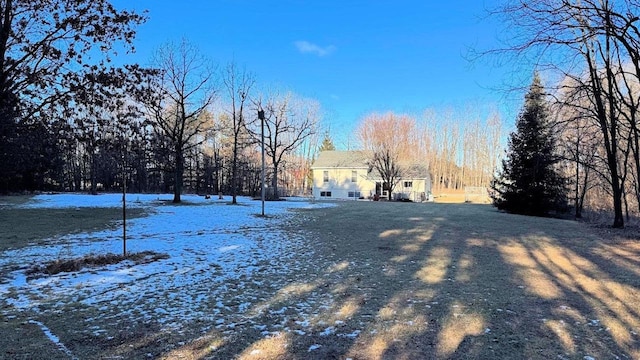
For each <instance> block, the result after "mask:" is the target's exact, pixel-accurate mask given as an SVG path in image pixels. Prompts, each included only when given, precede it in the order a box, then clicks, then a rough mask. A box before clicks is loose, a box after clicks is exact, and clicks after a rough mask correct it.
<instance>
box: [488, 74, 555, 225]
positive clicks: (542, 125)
mask: <svg viewBox="0 0 640 360" xmlns="http://www.w3.org/2000/svg"><path fill="white" fill-rule="evenodd" d="M516 126H517V130H516V132H514V133H512V134H511V137H510V139H509V149H508V151H507V158H506V159H505V160H503V162H502V171H501V172H500V173H499V174H498V175H497V176H496V177H495V178H494V179H493V181H492V184H491V188H492V190H493V191H492V195H491V197H492V199H493V204H494V206H496V207H497V208H498V209H501V210H505V211H507V212H510V213H516V214H525V215H535V216H546V215H548V214H549V213H550V212H551V211H560V210H563V208H565V207H566V187H565V181H564V179H563V178H562V177H561V176H560V174H559V173H558V172H557V170H556V164H557V162H558V161H559V159H558V158H557V157H555V156H554V153H553V152H554V146H555V140H554V135H553V132H552V129H551V126H550V123H549V120H548V109H547V102H546V100H545V94H544V88H543V86H542V84H541V81H540V77H539V76H538V74H537V73H535V74H534V78H533V82H532V84H531V87H530V89H529V93H528V94H527V95H526V96H525V104H524V109H523V110H522V112H521V113H520V115H519V116H518V120H517V124H516Z"/></svg>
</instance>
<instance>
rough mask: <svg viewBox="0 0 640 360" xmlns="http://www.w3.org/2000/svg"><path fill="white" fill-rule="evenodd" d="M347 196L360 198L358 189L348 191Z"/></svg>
mask: <svg viewBox="0 0 640 360" xmlns="http://www.w3.org/2000/svg"><path fill="white" fill-rule="evenodd" d="M349 197H350V198H356V199H359V198H360V191H349Z"/></svg>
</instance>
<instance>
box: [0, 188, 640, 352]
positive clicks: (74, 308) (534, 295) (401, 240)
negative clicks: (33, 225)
mask: <svg viewBox="0 0 640 360" xmlns="http://www.w3.org/2000/svg"><path fill="white" fill-rule="evenodd" d="M59 199H62V197H61V198H59ZM94 199H95V198H94ZM40 200H41V201H40V202H39V204H40V205H37V206H35V207H34V208H47V209H50V208H52V209H60V208H62V209H64V208H68V207H69V204H68V202H66V201H62V203H63V205H64V206H60V207H56V206H55V202H56V200H55V198H54V199H45V200H46V201H45V200H43V199H40ZM154 200H156V201H154ZM187 200H188V201H189V204H188V205H180V206H174V205H170V204H167V203H164V202H158V201H157V199H151V198H149V199H147V198H142V199H140V200H139V202H138V205H137V208H139V209H141V210H140V211H141V213H140V216H143V215H146V217H139V218H136V219H134V220H133V221H132V222H131V225H130V233H131V240H130V242H131V245H130V246H131V248H132V250H133V251H145V250H153V251H157V252H161V253H166V254H168V255H169V257H168V259H163V260H158V261H155V262H153V263H150V264H137V265H136V264H133V263H126V262H125V263H121V264H117V265H110V266H107V267H104V268H98V269H95V268H91V269H86V270H82V271H80V272H76V273H66V274H58V275H55V276H48V277H41V278H36V279H29V280H27V278H26V277H25V275H24V274H25V271H26V268H27V266H26V265H27V264H31V263H33V262H40V261H44V260H46V259H48V258H52V257H53V258H56V257H66V256H70V257H74V256H82V255H86V254H87V253H93V252H96V253H99V252H106V251H113V252H115V251H118V249H119V248H120V244H119V242H118V234H119V233H118V228H117V226H114V224H113V223H112V222H109V221H108V218H106V217H105V218H104V225H103V228H102V229H100V230H97V231H96V230H90V231H89V230H84V231H82V232H77V231H76V232H72V233H70V234H68V235H64V236H61V235H60V234H59V232H58V231H53V229H52V233H54V234H57V235H56V236H55V237H53V238H52V239H51V240H49V241H47V242H43V241H36V242H33V241H30V242H29V245H27V244H25V245H24V246H22V247H16V246H13V247H12V248H11V249H7V248H2V253H1V254H2V255H1V257H0V270H1V271H2V278H0V296H2V298H3V299H4V300H3V301H2V302H1V303H0V304H2V305H1V306H2V308H1V311H0V316H1V321H0V332H1V333H2V334H3V337H2V339H0V349H5V350H3V351H4V353H1V354H0V357H2V356H4V357H5V358H11V359H16V358H17V359H51V358H60V359H69V358H74V357H77V358H80V359H100V358H104V359H109V358H110V359H114V358H121V359H129V358H159V359H209V358H215V359H218V358H219V359H229V358H242V359H273V358H276V359H309V358H311V359H327V358H335V359H347V358H351V359H381V358H389V359H398V358H399V359H415V358H427V359H428V358H434V359H448V358H451V359H469V358H471V359H473V358H476V359H488V358H501V359H522V358H533V359H547V358H554V359H591V358H593V359H609V358H612V359H615V358H619V359H638V358H640V338H639V335H638V333H639V332H640V305H638V304H639V303H640V301H639V300H638V299H640V240H637V239H629V236H628V235H624V236H622V234H618V233H617V232H615V231H609V230H607V229H594V228H592V227H589V226H587V225H584V224H580V223H576V222H571V221H563V220H555V219H542V218H530V217H523V216H515V215H508V214H503V213H499V212H497V211H495V210H494V209H493V208H492V207H490V206H487V205H472V204H433V203H430V204H414V203H388V202H342V203H337V204H330V203H312V204H309V203H306V202H301V201H286V202H279V203H267V213H268V214H269V215H270V216H269V217H267V218H262V217H259V216H256V214H257V213H259V210H260V204H259V202H253V201H251V200H248V199H242V203H243V205H241V206H229V205H227V204H226V200H225V201H217V200H216V201H213V200H210V201H208V202H207V201H204V200H202V199H201V198H196V197H193V198H190V197H187ZM74 201H76V200H74ZM77 201H80V202H82V201H83V200H77ZM109 201H111V200H108V198H106V197H105V198H104V201H103V203H109ZM133 202H134V203H135V201H133ZM29 204H31V202H29V201H27V202H26V203H24V204H11V205H6V206H5V207H4V208H5V209H6V208H7V207H8V208H10V209H14V208H15V209H24V208H27V209H31V207H29V206H30V205H29ZM38 206H40V207H38ZM77 209H80V210H77V211H80V212H92V211H94V210H95V209H94V208H92V207H79V208H77ZM14 213H15V214H20V211H18V210H16V211H15V212H13V210H11V211H9V212H6V211H5V214H9V215H8V216H9V217H10V216H11V214H14ZM0 221H6V220H0ZM69 221H70V222H72V219H69ZM116 225H117V223H116ZM34 230H35V229H34ZM40 231H43V230H40ZM625 234H629V232H626V233H625ZM5 236H6V235H2V238H0V239H1V240H2V241H3V242H4V241H5V239H4V237H5ZM4 334H8V336H4Z"/></svg>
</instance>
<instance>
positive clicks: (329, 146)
mask: <svg viewBox="0 0 640 360" xmlns="http://www.w3.org/2000/svg"><path fill="white" fill-rule="evenodd" d="M335 149H336V146H335V145H334V144H333V140H331V137H330V136H329V132H325V133H324V139H323V140H322V144H321V145H320V149H319V150H320V151H332V150H335Z"/></svg>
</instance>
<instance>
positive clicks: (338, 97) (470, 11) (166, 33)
mask: <svg viewBox="0 0 640 360" xmlns="http://www.w3.org/2000/svg"><path fill="white" fill-rule="evenodd" d="M493 1H494V0H485V1H482V0H480V1H464V2H463V1H437V2H435V1H434V2H432V1H425V0H415V1H414V0H411V1H409V0H400V1H376V0H370V1H362V0H357V1H331V0H325V1H302V0H280V1H275V0H273V1H272V0H269V1H248V0H235V1H233V0H190V1H184V2H177V1H165V0H138V1H136V2H135V3H134V4H133V5H132V2H130V1H126V0H117V1H115V4H116V5H117V6H118V7H126V8H131V6H135V9H138V10H140V9H147V10H148V11H149V13H148V16H149V20H148V22H147V23H146V24H144V25H143V26H142V27H140V28H139V30H138V37H137V40H136V47H137V53H136V54H135V59H136V61H140V62H142V63H144V62H145V61H148V59H149V58H150V56H151V53H152V52H153V51H154V49H156V48H157V47H158V46H160V45H161V44H162V43H165V42H167V41H169V40H179V39H181V38H182V37H185V38H187V39H189V40H190V41H191V42H192V43H194V44H196V45H197V46H198V47H199V48H200V49H201V51H202V52H203V53H204V54H205V55H206V56H208V57H210V58H212V59H213V60H214V61H216V62H218V63H219V64H221V65H224V64H226V63H228V62H229V61H232V60H233V61H235V62H236V63H237V64H239V65H240V66H244V67H245V68H246V69H247V70H248V71H250V72H252V73H254V74H255V75H256V77H257V79H258V81H259V83H260V84H261V85H263V86H267V85H271V86H278V87H280V88H285V89H291V90H292V91H294V92H296V93H299V94H301V95H303V96H307V97H313V98H316V99H318V100H319V101H320V102H321V104H322V107H323V110H324V111H325V125H326V126H330V127H331V132H332V134H333V135H334V137H335V138H338V142H340V141H344V138H345V133H348V132H350V131H352V129H353V128H354V126H355V125H356V124H357V122H358V121H359V120H360V118H361V117H362V116H363V115H365V114H367V113H369V112H372V111H387V110H393V111H396V112H409V113H415V114H419V113H421V112H422V111H423V110H424V109H426V108H432V109H434V108H435V109H436V110H438V109H447V108H449V109H450V108H454V109H461V108H473V109H477V110H478V111H480V112H483V111H484V112H486V111H489V110H491V109H499V110H500V111H501V112H502V113H503V117H504V120H505V121H507V122H513V119H512V118H511V117H513V114H515V113H517V106H519V104H516V105H515V106H513V105H509V104H513V101H511V102H508V101H507V102H505V101H506V100H505V98H504V96H505V94H504V93H503V92H501V91H496V90H495V89H496V88H497V87H500V86H502V85H503V83H505V82H509V77H510V76H512V75H513V74H512V70H511V69H508V68H493V67H492V66H490V64H491V61H480V62H473V63H471V62H469V61H468V60H467V59H466V58H465V56H466V55H467V54H468V51H469V48H476V49H480V50H483V49H488V48H491V47H495V46H497V40H496V38H497V34H498V33H499V32H500V31H501V30H502V29H501V27H500V25H499V24H497V22H496V21H495V19H487V18H486V12H485V9H486V8H487V7H491V6H494V3H493ZM514 107H516V109H515V110H514V109H513V108H514ZM340 139H342V140H340Z"/></svg>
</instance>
